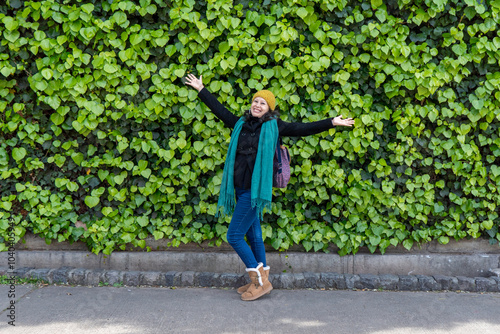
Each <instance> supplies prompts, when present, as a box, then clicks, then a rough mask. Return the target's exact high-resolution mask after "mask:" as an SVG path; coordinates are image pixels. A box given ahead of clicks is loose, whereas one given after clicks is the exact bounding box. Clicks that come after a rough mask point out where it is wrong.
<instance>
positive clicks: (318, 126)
mask: <svg viewBox="0 0 500 334" xmlns="http://www.w3.org/2000/svg"><path fill="white" fill-rule="evenodd" d="M198 96H199V97H200V98H201V100H202V101H203V103H205V104H206V105H207V106H208V107H209V108H210V110H211V111H212V112H213V113H214V114H215V116H217V118H219V119H220V120H221V121H223V122H224V124H225V126H226V127H229V128H231V129H232V128H234V126H235V124H236V122H238V120H239V119H240V117H238V116H236V115H234V114H233V113H231V112H230V111H229V110H227V109H226V108H225V107H224V106H223V105H222V104H221V103H220V102H219V101H217V98H216V97H215V96H214V95H212V94H211V93H210V92H209V91H208V90H207V89H206V88H203V89H202V90H201V91H200V92H199V93H198ZM261 127H262V123H261V122H259V118H257V117H253V116H251V117H250V119H249V120H248V121H246V122H245V124H243V127H242V129H241V133H240V137H239V138H238V147H237V149H236V158H235V162H234V185H235V187H239V188H245V189H250V187H251V184H252V172H253V167H254V164H255V159H256V156H257V149H258V147H259V138H260V130H261ZM331 128H333V124H332V119H331V118H327V119H324V120H322V121H318V122H311V123H288V122H284V121H282V120H280V119H278V130H279V135H280V136H281V137H294V136H295V137H299V136H309V135H314V134H317V133H320V132H323V131H326V130H328V129H331Z"/></svg>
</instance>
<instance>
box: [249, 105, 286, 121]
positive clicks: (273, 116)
mask: <svg viewBox="0 0 500 334" xmlns="http://www.w3.org/2000/svg"><path fill="white" fill-rule="evenodd" d="M243 116H245V121H248V120H249V119H250V117H252V113H251V111H250V110H247V111H245V114H244V115H243ZM278 118H280V113H279V111H278V108H276V109H274V110H271V109H269V111H268V112H267V113H265V114H264V115H263V116H262V117H260V118H259V122H261V123H264V122H267V121H270V120H272V119H278Z"/></svg>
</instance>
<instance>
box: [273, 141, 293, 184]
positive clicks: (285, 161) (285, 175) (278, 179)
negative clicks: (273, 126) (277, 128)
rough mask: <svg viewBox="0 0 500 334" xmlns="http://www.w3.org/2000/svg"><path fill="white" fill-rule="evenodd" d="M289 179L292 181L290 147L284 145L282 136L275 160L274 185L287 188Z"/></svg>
mask: <svg viewBox="0 0 500 334" xmlns="http://www.w3.org/2000/svg"><path fill="white" fill-rule="evenodd" d="M288 181H290V153H289V152H288V148H287V147H286V146H283V142H282V140H281V137H280V139H279V141H278V144H277V145H276V153H275V154H274V161H273V187H274V188H286V186H287V184H288Z"/></svg>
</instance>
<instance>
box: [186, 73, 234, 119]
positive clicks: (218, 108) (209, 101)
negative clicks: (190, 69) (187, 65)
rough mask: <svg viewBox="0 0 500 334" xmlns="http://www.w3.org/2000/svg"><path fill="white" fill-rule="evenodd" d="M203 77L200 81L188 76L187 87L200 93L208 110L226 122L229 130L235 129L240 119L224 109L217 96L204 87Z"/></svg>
mask: <svg viewBox="0 0 500 334" xmlns="http://www.w3.org/2000/svg"><path fill="white" fill-rule="evenodd" d="M202 80H203V76H201V75H200V78H199V79H198V78H197V77H195V76H194V75H193V74H188V75H187V77H186V85H189V86H191V87H193V88H194V89H196V90H197V91H198V96H199V97H200V99H201V100H202V101H203V103H205V104H206V105H207V107H208V108H210V110H211V111H212V112H213V113H214V115H215V116H217V118H218V119H220V120H221V121H223V122H224V125H225V126H227V127H229V128H234V125H235V124H236V122H238V120H239V118H238V117H237V116H235V115H234V114H233V113H231V112H230V111H229V110H227V109H226V107H224V106H223V105H222V104H221V103H220V102H219V101H218V100H217V98H216V97H215V96H213V95H212V94H211V93H210V92H209V91H208V90H207V89H206V88H205V86H204V85H203V81H202Z"/></svg>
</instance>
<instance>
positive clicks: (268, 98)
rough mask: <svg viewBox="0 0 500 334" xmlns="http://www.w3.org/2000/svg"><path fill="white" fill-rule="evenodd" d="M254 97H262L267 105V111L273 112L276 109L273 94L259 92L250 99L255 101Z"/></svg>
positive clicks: (263, 91)
mask: <svg viewBox="0 0 500 334" xmlns="http://www.w3.org/2000/svg"><path fill="white" fill-rule="evenodd" d="M256 97H262V98H263V99H264V100H266V102H267V104H268V105H269V109H271V110H274V108H275V107H276V98H275V97H274V94H273V93H272V92H271V91H269V90H259V91H258V92H257V93H255V95H254V96H253V98H252V102H253V100H255V98H256Z"/></svg>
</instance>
